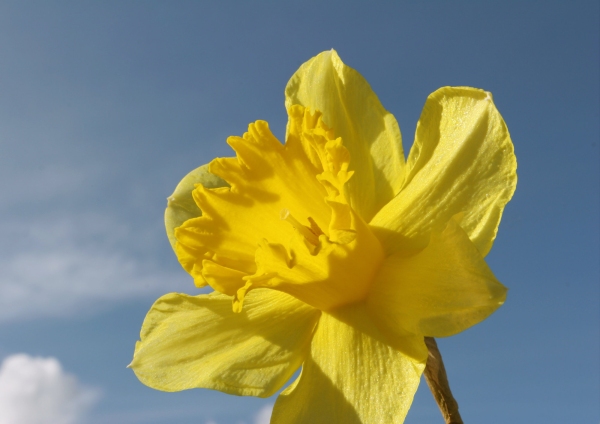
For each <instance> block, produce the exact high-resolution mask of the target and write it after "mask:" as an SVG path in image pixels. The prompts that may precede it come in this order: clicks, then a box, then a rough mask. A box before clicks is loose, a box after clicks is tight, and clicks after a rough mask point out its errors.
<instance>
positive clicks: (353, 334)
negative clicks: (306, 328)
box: [271, 305, 427, 424]
mask: <svg viewBox="0 0 600 424" xmlns="http://www.w3.org/2000/svg"><path fill="white" fill-rule="evenodd" d="M390 341H391V342H392V343H391V342H390ZM407 343H410V344H414V341H406V340H402V339H401V338H396V339H395V340H394V339H389V338H387V337H386V336H385V335H384V334H382V333H381V332H380V331H379V330H378V329H377V327H376V326H375V325H374V324H373V323H372V322H371V321H370V318H369V316H368V314H367V313H366V311H365V310H364V308H363V307H362V306H360V305H359V306H352V307H346V308H344V309H343V310H340V311H338V312H337V313H336V314H335V315H330V314H326V313H324V314H323V315H322V316H321V319H320V320H319V324H318V326H317V331H316V332H315V335H314V337H313V341H312V343H311V349H310V356H308V357H307V359H306V360H305V362H304V365H303V367H302V373H301V375H300V377H299V378H298V379H297V380H296V381H295V382H294V384H292V386H290V387H288V388H287V389H286V390H284V391H283V392H282V393H281V395H280V396H279V398H278V399H277V402H276V403H275V408H274V410H273V417H272V421H271V422H272V423H274V424H285V423H290V424H292V423H311V424H312V423H315V424H321V423H322V424H330V423H344V424H355V423H356V424H359V423H386V424H388V423H389V424H393V423H402V422H403V421H404V417H405V416H406V414H407V412H408V409H409V408H410V405H411V403H412V400H413V396H414V394H415V392H416V390H417V387H418V385H419V379H420V377H421V373H422V372H423V369H424V368H425V364H424V361H425V359H426V356H427V350H426V348H425V345H424V343H423V338H422V337H421V338H420V344H421V345H422V348H421V354H420V356H421V358H420V360H415V359H411V358H410V357H408V356H406V355H405V354H403V353H402V352H401V351H400V350H398V349H397V347H398V346H399V345H400V346H401V345H402V344H407Z"/></svg>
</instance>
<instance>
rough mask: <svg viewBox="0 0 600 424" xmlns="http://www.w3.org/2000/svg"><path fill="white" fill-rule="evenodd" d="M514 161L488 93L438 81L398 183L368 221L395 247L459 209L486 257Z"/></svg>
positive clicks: (511, 186)
mask: <svg viewBox="0 0 600 424" xmlns="http://www.w3.org/2000/svg"><path fill="white" fill-rule="evenodd" d="M516 167H517V163H516V159H515V155H514V149H513V145H512V142H511V139H510V135H509V134H508V130H507V128H506V125H505V123H504V120H503V119H502V116H500V113H498V110H497V109H496V107H495V106H494V103H493V101H492V97H491V95H490V93H487V92H485V91H483V90H478V89H475V88H468V87H445V88H441V89H439V90H437V91H436V92H434V93H433V94H431V95H430V96H429V97H428V99H427V102H426V103H425V107H424V109H423V113H422V114H421V118H420V120H419V123H418V125H417V131H416V136H415V143H414V145H413V147H412V149H411V151H410V154H409V157H408V162H407V170H406V172H407V173H406V179H405V181H404V185H403V187H402V190H401V191H400V193H399V194H398V195H397V196H396V197H395V198H394V199H393V200H392V201H391V202H389V203H388V204H387V205H385V206H384V207H383V208H382V209H381V210H380V211H379V213H378V214H377V215H376V216H375V217H374V218H373V220H372V221H371V225H372V226H373V227H374V228H375V230H376V232H377V234H378V237H379V238H380V240H381V241H382V243H384V245H385V247H386V249H387V251H388V253H393V252H394V251H397V250H399V249H401V248H406V247H409V246H411V245H412V246H417V247H419V246H420V247H422V246H424V245H425V244H426V242H427V240H428V237H429V233H430V232H431V230H432V229H433V228H434V227H436V226H437V227H442V228H443V226H444V225H445V223H446V222H448V220H449V219H450V218H451V217H452V216H454V215H456V214H458V213H461V212H462V213H463V214H462V218H461V220H460V226H461V227H462V228H463V229H464V230H465V231H466V232H467V234H468V235H469V238H470V239H471V240H472V241H473V243H475V245H476V246H477V248H478V249H479V251H480V252H481V254H482V255H483V256H485V255H486V254H487V253H488V252H489V250H490V249H491V247H492V244H493V241H494V239H495V237H496V232H497V228H498V224H499V223H500V218H501V216H502V211H503V210H504V206H505V205H506V203H507V202H508V201H509V200H510V198H511V197H512V194H513V192H514V190H515V187H516V183H517V174H516ZM407 242H412V243H407Z"/></svg>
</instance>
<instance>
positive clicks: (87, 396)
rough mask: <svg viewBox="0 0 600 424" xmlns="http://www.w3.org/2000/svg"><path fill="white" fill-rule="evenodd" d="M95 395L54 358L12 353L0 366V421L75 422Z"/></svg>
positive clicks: (32, 423)
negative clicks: (64, 369)
mask: <svg viewBox="0 0 600 424" xmlns="http://www.w3.org/2000/svg"><path fill="white" fill-rule="evenodd" d="M99 397H100V392H99V390H97V389H94V388H91V387H86V386H83V385H82V384H81V383H79V382H78V380H77V378H76V377H75V376H73V375H71V374H68V373H66V372H65V371H63V369H62V367H61V365H60V363H59V361H58V360H57V359H55V358H40V357H31V356H29V355H26V354H16V355H12V356H9V357H7V358H5V359H4V361H3V362H2V365H1V366H0V424H50V423H52V424H76V423H79V422H81V420H82V419H83V418H84V416H85V414H86V413H87V411H88V410H89V408H90V407H91V406H93V405H94V404H95V403H96V402H97V400H98V399H99Z"/></svg>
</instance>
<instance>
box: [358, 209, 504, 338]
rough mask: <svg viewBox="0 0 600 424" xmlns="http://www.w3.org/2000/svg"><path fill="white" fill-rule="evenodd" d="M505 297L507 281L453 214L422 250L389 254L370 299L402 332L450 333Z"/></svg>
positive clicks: (378, 315) (383, 318)
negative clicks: (497, 275) (504, 282)
mask: <svg viewBox="0 0 600 424" xmlns="http://www.w3.org/2000/svg"><path fill="white" fill-rule="evenodd" d="M505 298H506V287H504V286H503V285H502V284H500V283H499V282H498V280H496V278H495V277H494V274H492V271H491V270H490V269H489V267H488V266H487V264H486V263H485V261H484V259H483V257H482V255H481V253H480V252H479V250H478V249H477V248H476V247H475V245H474V244H473V243H472V242H471V241H470V240H469V237H468V236H467V234H466V233H465V231H464V230H463V229H462V228H461V227H460V226H459V225H458V224H457V223H456V222H454V220H450V221H449V223H448V225H447V227H446V229H445V230H444V231H443V232H441V233H438V232H434V233H433V235H432V238H431V242H430V243H429V245H428V246H427V247H426V248H425V249H424V250H422V251H421V252H419V253H418V254H415V255H406V254H405V253H404V252H400V253H397V254H394V255H392V256H389V257H388V258H387V259H386V260H385V262H384V263H383V265H382V267H381V268H380V270H379V274H378V275H377V277H376V278H375V282H374V283H373V286H372V288H371V292H370V294H369V299H368V300H367V304H368V308H369V311H370V312H371V313H372V314H373V316H375V317H376V318H377V322H378V323H381V324H382V325H384V326H385V327H387V328H389V329H390V330H392V331H393V332H395V333H396V334H398V335H403V334H406V333H412V334H420V335H425V336H432V337H445V336H451V335H453V334H456V333H458V332H460V331H463V330H465V329H467V328H469V327H471V326H473V325H475V324H477V323H479V322H480V321H483V320H484V319H485V318H487V317H488V316H489V315H490V314H491V313H492V312H494V311H495V310H496V309H497V308H498V307H500V305H502V303H504V300H505Z"/></svg>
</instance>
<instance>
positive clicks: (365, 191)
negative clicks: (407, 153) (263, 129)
mask: <svg viewBox="0 0 600 424" xmlns="http://www.w3.org/2000/svg"><path fill="white" fill-rule="evenodd" d="M296 104H299V105H303V106H305V107H308V108H310V109H312V110H319V111H321V112H322V113H323V119H324V121H325V123H326V124H327V125H328V126H329V127H331V128H332V129H333V131H334V132H335V134H336V135H337V136H340V137H342V140H343V142H344V145H345V146H346V147H347V149H348V150H349V151H350V157H351V161H350V169H351V170H354V172H355V176H354V177H353V178H352V179H351V180H350V181H349V183H348V185H347V188H346V193H347V197H348V199H349V202H350V205H351V206H352V208H354V210H355V211H357V212H358V213H359V215H360V216H361V217H362V218H363V219H364V220H365V221H369V220H370V219H371V218H372V217H373V215H374V214H375V213H376V212H377V211H378V210H379V208H381V207H382V206H383V205H385V204H386V203H387V202H388V201H389V200H390V199H391V198H392V197H393V196H394V195H395V194H396V193H397V192H398V191H399V189H400V187H401V185H402V181H403V177H404V153H403V151H402V139H401V137H400V129H399V128H398V123H397V122H396V118H394V116H393V115H392V114H391V113H389V112H388V111H386V110H385V109H384V107H383V106H382V105H381V102H380V101H379V99H378V98H377V95H376V94H375V93H374V92H373V90H372V89H371V87H370V86H369V83H368V82H367V81H366V80H365V79H364V78H363V77H362V76H361V75H360V74H359V73H358V72H357V71H355V70H354V69H352V68H350V67H348V66H346V65H345V64H344V63H343V62H342V60H341V59H340V57H339V56H338V55H337V53H336V52H335V51H334V50H331V51H327V52H323V53H321V54H319V55H318V56H316V57H314V58H312V59H310V60H309V61H308V62H306V63H304V64H303V65H302V66H301V67H300V69H298V71H296V73H295V74H294V75H293V76H292V78H291V79H290V81H289V82H288V85H287V87H286V89H285V106H286V108H288V109H289V108H290V107H291V106H292V105H296ZM289 129H290V128H289V127H288V131H289Z"/></svg>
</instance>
